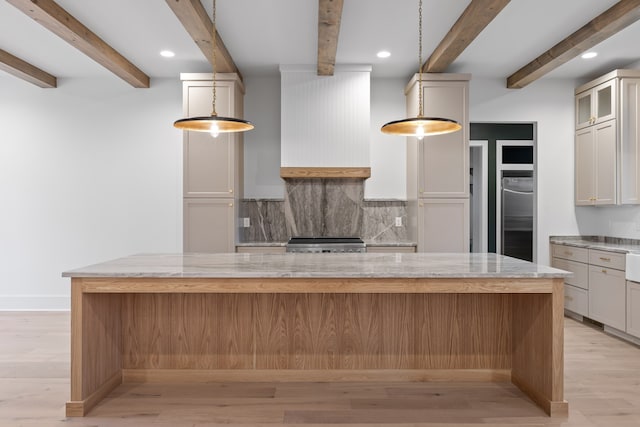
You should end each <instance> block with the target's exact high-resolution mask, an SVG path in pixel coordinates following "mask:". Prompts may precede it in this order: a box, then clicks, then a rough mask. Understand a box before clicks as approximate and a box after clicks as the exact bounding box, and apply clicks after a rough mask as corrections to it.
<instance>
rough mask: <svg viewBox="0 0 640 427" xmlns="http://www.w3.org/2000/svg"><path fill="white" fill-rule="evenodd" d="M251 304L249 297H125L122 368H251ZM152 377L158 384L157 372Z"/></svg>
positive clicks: (159, 375)
mask: <svg viewBox="0 0 640 427" xmlns="http://www.w3.org/2000/svg"><path fill="white" fill-rule="evenodd" d="M252 298H253V296H252V295H250V294H184V293H175V294H130V295H126V299H125V301H126V302H125V308H126V310H125V315H124V317H123V319H124V320H123V321H124V325H123V330H124V338H123V341H124V344H123V345H124V361H123V364H124V368H125V369H127V370H132V369H133V370H163V369H192V370H193V369H205V370H215V369H251V368H253V363H254V362H253V353H254V350H253V349H254V344H253V340H254V330H253V328H254V327H253V314H252V310H253V309H252V304H253V302H252ZM130 374H131V373H130V371H128V372H127V375H129V376H130ZM157 374H158V375H156V376H155V377H154V379H155V380H162V371H157ZM171 378H172V380H176V378H175V376H172V377H171Z"/></svg>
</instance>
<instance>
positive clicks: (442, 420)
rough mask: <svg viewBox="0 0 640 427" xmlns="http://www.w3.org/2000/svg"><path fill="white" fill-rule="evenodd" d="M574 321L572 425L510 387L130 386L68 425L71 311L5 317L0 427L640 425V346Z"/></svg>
mask: <svg viewBox="0 0 640 427" xmlns="http://www.w3.org/2000/svg"><path fill="white" fill-rule="evenodd" d="M565 320H566V321H565V397H566V399H567V400H568V402H569V418H560V419H552V418H548V417H547V416H546V415H545V414H544V413H543V412H542V410H541V409H539V408H538V407H537V406H535V405H534V404H533V403H532V402H531V401H530V400H528V398H526V397H525V396H524V395H523V394H522V393H521V392H520V391H519V390H518V389H517V388H515V387H514V386H513V385H511V384H505V383H468V384H461V383H456V384H449V383H384V384H378V383H302V384H301V383H277V384H276V383H253V384H190V385H181V384H177V385H176V384H172V385H163V384H125V385H122V386H120V387H118V388H117V389H116V390H115V391H114V392H113V393H112V394H110V395H109V397H108V398H107V399H105V400H104V401H103V402H102V403H100V404H99V405H98V406H97V407H96V408H95V409H94V410H93V411H92V412H91V413H90V415H89V416H88V417H85V418H65V417H64V403H65V402H66V400H67V399H68V398H69V314H68V313H10V312H0V427H5V426H6V427H21V426H24V427H36V426H38V427H63V426H72V427H80V426H82V427H114V426H126V427H133V426H136V427H144V426H161V427H169V426H171V427H187V426H188V427H212V426H216V425H223V424H234V425H236V426H240V425H243V426H261V425H264V426H269V427H271V426H277V425H287V426H295V425H304V426H307V427H312V426H314V425H315V426H319V425H327V426H328V425H331V426H334V427H338V426H353V427H355V426H358V427H361V426H365V425H372V424H375V425H376V427H391V426H403V427H409V426H413V427H470V426H476V425H485V426H486V425H494V426H498V427H510V426H511V427H515V426H519V427H546V426H567V427H569V426H572V427H578V426H579V427H595V426H598V427H631V426H633V427H638V426H640V349H639V348H638V347H636V346H633V345H631V344H628V343H625V342H623V341H620V340H618V339H617V338H613V337H611V336H608V335H605V334H604V333H602V332H601V331H598V330H595V329H593V328H591V327H589V326H585V325H582V324H580V323H577V322H575V321H573V320H571V319H565Z"/></svg>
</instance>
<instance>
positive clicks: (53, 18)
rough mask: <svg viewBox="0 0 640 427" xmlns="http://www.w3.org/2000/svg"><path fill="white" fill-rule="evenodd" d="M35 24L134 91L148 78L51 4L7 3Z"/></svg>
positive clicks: (45, 0)
mask: <svg viewBox="0 0 640 427" xmlns="http://www.w3.org/2000/svg"><path fill="white" fill-rule="evenodd" d="M7 2H9V3H10V4H12V5H14V6H15V7H17V8H18V9H20V10H21V11H22V12H24V13H25V14H27V15H29V16H30V17H31V18H33V19H34V20H35V21H36V22H38V23H39V24H40V25H42V26H43V27H45V28H47V29H48V30H50V31H51V32H53V33H54V34H56V35H58V36H59V37H60V38H62V39H63V40H64V41H66V42H67V43H69V44H71V45H72V46H74V47H75V48H77V49H78V50H80V51H81V52H82V53H84V54H85V55H87V56H88V57H90V58H91V59H93V60H94V61H96V62H98V63H99V64H101V65H102V66H104V67H105V68H107V69H108V70H109V71H111V72H112V73H114V74H115V75H117V76H118V77H120V78H122V79H123V80H125V81H126V82H127V83H129V84H130V85H132V86H133V87H137V88H148V87H149V77H148V76H147V75H146V74H144V73H143V72H142V71H140V70H139V69H138V68H137V67H136V66H135V65H133V64H132V63H131V62H129V60H127V58H125V57H124V56H122V55H120V54H119V53H118V52H117V51H116V50H115V49H114V48H112V47H111V46H109V45H108V44H107V43H105V42H104V41H103V40H102V39H101V38H100V37H98V36H97V35H96V34H94V33H93V32H92V31H91V30H90V29H88V28H87V27H85V26H84V25H83V24H82V23H81V22H80V21H78V20H77V19H76V18H74V17H73V16H72V15H70V14H69V13H68V12H67V11H66V10H64V9H63V8H62V7H60V6H59V5H58V4H57V3H56V2H54V1H53V0H7Z"/></svg>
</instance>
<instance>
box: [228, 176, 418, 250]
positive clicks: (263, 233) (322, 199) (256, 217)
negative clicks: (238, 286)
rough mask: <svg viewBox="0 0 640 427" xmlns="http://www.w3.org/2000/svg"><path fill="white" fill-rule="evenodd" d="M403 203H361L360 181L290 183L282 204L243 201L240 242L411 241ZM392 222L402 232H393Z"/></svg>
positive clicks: (340, 180) (280, 202)
mask: <svg viewBox="0 0 640 427" xmlns="http://www.w3.org/2000/svg"><path fill="white" fill-rule="evenodd" d="M406 208H407V203H406V202H404V201H399V200H372V201H367V200H364V183H363V181H362V180H359V179H288V180H286V189H285V198H284V200H273V199H248V200H243V202H242V204H241V207H240V216H241V217H248V218H249V219H250V222H251V226H250V227H247V228H241V229H240V238H241V241H242V242H285V241H287V240H288V239H289V238H290V237H293V236H312V237H323V236H331V237H347V236H356V237H362V238H363V240H365V241H369V242H381V243H384V242H406V241H409V240H410V239H409V237H408V236H407V231H406V227H405V226H404V224H406V222H407V209H406ZM396 217H401V218H402V224H403V226H400V227H396V226H395V219H396Z"/></svg>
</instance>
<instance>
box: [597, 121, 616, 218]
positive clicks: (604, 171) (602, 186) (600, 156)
mask: <svg viewBox="0 0 640 427" xmlns="http://www.w3.org/2000/svg"><path fill="white" fill-rule="evenodd" d="M594 147H595V153H594V156H595V183H594V186H595V198H596V201H595V202H596V205H614V204H615V203H616V121H615V120H609V121H608V122H605V123H601V124H598V125H595V126H594Z"/></svg>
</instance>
